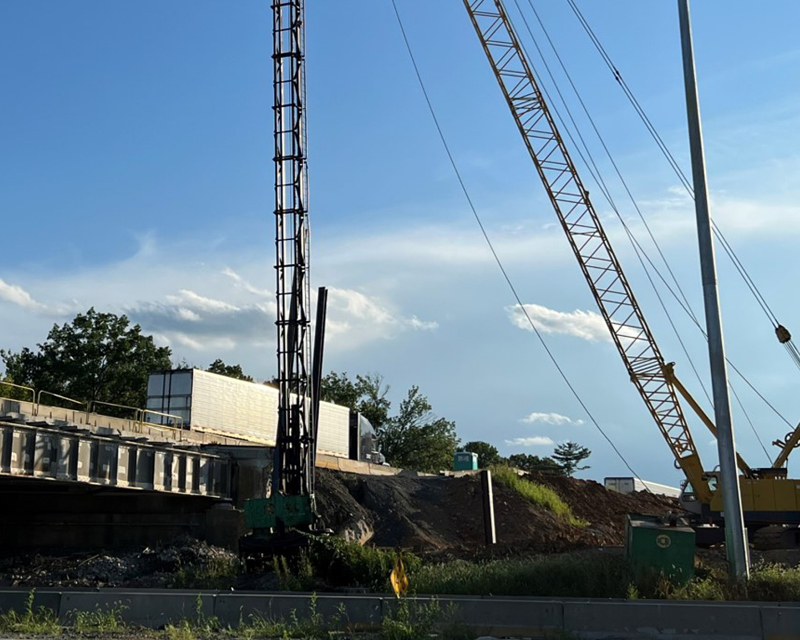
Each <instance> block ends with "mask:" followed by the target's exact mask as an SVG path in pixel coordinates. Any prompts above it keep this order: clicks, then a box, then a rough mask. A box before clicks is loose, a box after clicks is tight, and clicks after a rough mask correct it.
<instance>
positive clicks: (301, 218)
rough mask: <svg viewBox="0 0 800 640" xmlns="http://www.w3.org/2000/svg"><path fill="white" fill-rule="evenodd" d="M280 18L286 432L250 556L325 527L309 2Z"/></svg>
mask: <svg viewBox="0 0 800 640" xmlns="http://www.w3.org/2000/svg"><path fill="white" fill-rule="evenodd" d="M272 18H273V29H272V34H273V53H272V60H273V73H274V76H273V89H274V96H273V116H274V134H275V149H274V150H275V153H274V169H275V250H276V264H275V274H276V298H277V300H276V301H277V319H276V322H275V324H276V326H277V355H278V375H277V384H278V390H279V395H278V397H279V401H278V432H277V437H276V443H275V450H274V460H273V467H272V479H271V488H270V495H269V496H268V497H265V498H254V499H251V500H248V501H246V502H245V506H244V507H245V520H246V523H247V526H248V528H251V529H253V532H254V535H253V536H252V537H250V538H247V539H243V543H242V545H241V546H242V547H247V548H249V549H253V548H258V547H259V546H260V545H261V546H263V545H262V543H265V542H267V543H269V544H272V542H273V538H274V537H275V536H278V537H280V536H285V535H286V533H287V532H288V531H289V530H290V529H294V528H297V529H300V530H302V529H310V528H311V527H312V526H313V525H315V524H316V523H317V520H318V517H317V511H316V504H315V500H314V458H315V444H316V422H317V420H318V416H319V378H320V376H319V372H320V371H321V366H322V343H323V336H324V318H325V301H326V299H327V296H326V293H327V292H326V290H325V289H324V288H322V289H320V295H319V296H318V300H317V303H318V304H317V312H318V313H317V327H316V328H317V336H316V342H315V352H314V363H313V367H314V369H313V372H312V367H311V364H312V363H311V358H310V355H311V351H310V349H309V342H310V334H311V326H310V324H311V323H310V318H309V310H310V307H311V295H310V283H309V273H308V255H309V225H308V208H307V207H308V175H307V171H308V167H307V162H306V155H307V148H306V116H305V103H306V95H305V93H306V80H305V20H304V18H305V7H304V0H274V2H273V3H272ZM312 373H313V375H312Z"/></svg>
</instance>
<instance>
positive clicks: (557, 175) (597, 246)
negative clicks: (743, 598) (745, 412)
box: [463, 0, 800, 531]
mask: <svg viewBox="0 0 800 640" xmlns="http://www.w3.org/2000/svg"><path fill="white" fill-rule="evenodd" d="M463 2H464V6H465V7H466V9H467V12H468V13H469V16H470V18H471V20H472V24H473V26H474V28H475V31H476V33H477V35H478V38H479V40H480V42H481V45H482V47H483V51H484V53H485V54H486V57H487V59H488V61H489V63H490V65H491V67H492V71H493V72H494V75H495V77H496V79H497V81H498V83H499V85H500V88H501V90H502V92H503V95H504V96H505V99H506V102H507V103H508V106H509V108H510V110H511V114H512V116H513V117H514V121H515V122H516V125H517V128H518V129H519V132H520V134H521V135H522V138H523V141H524V142H525V145H526V147H527V149H528V152H529V154H530V156H531V159H532V160H533V163H534V165H535V166H536V170H537V172H538V174H539V177H540V178H541V181H542V183H543V185H544V187H545V189H546V191H547V194H548V196H549V198H550V202H551V204H552V205H553V208H554V209H555V212H556V215H557V216H558V219H559V221H560V223H561V227H562V229H563V230H564V232H565V234H566V236H567V239H568V241H569V244H570V246H571V248H572V251H573V253H574V254H575V257H576V258H577V260H578V264H579V265H580V268H581V271H582V272H583V276H584V278H585V279H586V282H587V283H588V284H589V288H590V289H591V292H592V295H593V296H594V299H595V301H596V303H597V306H598V307H599V309H600V312H601V314H602V317H603V319H604V320H605V323H606V325H607V326H608V329H609V331H610V333H611V337H612V339H613V342H614V344H615V346H616V348H617V350H618V352H619V354H620V356H621V357H622V360H623V362H624V363H625V366H626V368H627V370H628V374H629V375H630V379H631V381H632V382H633V384H634V385H635V387H636V389H637V390H638V392H639V395H640V396H641V398H642V400H643V401H644V403H645V405H646V406H647V409H648V411H649V412H650V414H651V415H652V417H653V419H654V420H655V422H656V425H657V426H658V428H659V430H660V431H661V434H662V436H663V437H664V439H665V440H666V442H667V444H668V445H669V448H670V451H671V452H672V454H673V456H674V457H675V463H676V466H677V467H678V468H680V469H681V470H682V471H683V473H684V475H685V476H686V480H687V482H686V488H685V490H684V492H683V496H682V503H683V505H684V507H685V508H687V510H689V511H690V512H693V513H694V514H695V516H696V522H698V523H708V524H719V523H720V522H722V521H723V505H722V502H723V499H722V491H720V486H721V482H720V474H719V472H718V471H707V470H704V468H703V465H702V462H701V460H700V455H699V453H698V451H697V447H696V446H695V443H694V440H693V438H692V434H691V431H690V429H689V425H688V423H687V420H686V416H685V415H684V412H683V409H682V408H681V405H680V402H679V400H678V394H680V395H682V396H683V397H684V399H686V401H687V402H688V404H689V405H690V407H691V408H692V409H693V410H694V411H695V412H696V413H697V414H698V416H699V417H700V419H701V421H702V422H703V424H704V425H705V426H706V427H707V428H708V429H709V430H710V431H711V432H712V433H713V434H714V435H715V436H716V427H715V425H714V423H713V421H712V420H711V419H710V418H709V417H708V416H707V415H706V414H705V413H704V412H703V411H702V409H701V408H700V406H699V404H698V403H697V402H696V401H695V400H694V398H692V396H691V395H690V394H689V392H688V391H687V390H686V388H685V387H684V386H683V385H682V384H681V383H680V381H679V380H678V379H677V378H676V376H675V373H674V368H673V364H672V363H668V362H667V361H666V360H665V359H664V357H663V355H662V354H661V351H660V349H659V347H658V344H657V343H656V341H655V338H654V336H653V333H652V331H651V330H650V327H649V326H648V324H647V321H646V320H645V317H644V315H643V313H642V310H641V308H640V307H639V304H638V303H637V301H636V298H635V297H634V295H633V291H632V289H631V286H630V284H629V282H628V279H627V278H626V276H625V274H624V272H623V270H622V266H621V265H620V262H619V260H618V259H617V256H616V255H615V253H614V250H613V248H612V246H611V243H610V242H609V239H608V236H607V235H606V232H605V230H604V229H603V225H602V223H601V220H600V217H599V216H598V215H597V213H596V211H595V209H594V206H593V205H592V202H591V200H590V199H589V192H588V191H587V190H586V188H585V186H584V184H583V182H582V181H581V179H580V176H579V175H578V171H577V169H576V168H575V165H574V163H573V161H572V159H571V158H570V155H569V152H568V150H567V148H566V146H565V144H564V141H563V139H562V137H561V134H560V133H559V130H558V127H557V125H556V122H555V120H554V118H553V116H552V114H551V112H550V109H549V107H548V105H547V103H546V101H545V99H544V95H543V92H542V91H541V89H540V86H539V82H538V80H537V78H536V76H535V74H534V73H533V70H532V67H531V65H530V63H529V61H528V59H527V57H526V55H525V51H524V49H523V47H522V46H521V44H520V41H519V39H518V37H517V35H516V33H515V31H514V28H513V25H512V23H511V21H510V19H509V17H508V14H507V12H506V10H505V7H504V4H503V1H502V0H463ZM798 442H800V425H798V428H797V429H795V430H794V431H793V432H791V433H790V434H788V435H787V436H786V438H785V439H784V440H783V441H780V442H776V443H775V444H778V446H779V448H780V449H781V453H780V454H779V455H778V457H777V458H776V460H775V462H774V463H773V466H772V467H770V468H766V469H754V468H752V467H750V466H749V465H748V464H747V463H746V462H745V461H744V459H743V458H741V457H739V459H738V467H739V470H740V473H741V475H740V476H739V482H740V486H741V493H742V504H743V509H744V515H745V523H746V524H747V526H748V527H749V528H752V529H757V528H759V527H763V526H766V525H769V524H791V525H796V524H800V481H798V480H792V479H789V478H787V471H786V468H785V466H784V465H785V464H786V461H787V458H788V456H789V453H790V452H791V451H792V449H794V448H795V447H796V446H797V445H798ZM795 531H797V530H796V529H795Z"/></svg>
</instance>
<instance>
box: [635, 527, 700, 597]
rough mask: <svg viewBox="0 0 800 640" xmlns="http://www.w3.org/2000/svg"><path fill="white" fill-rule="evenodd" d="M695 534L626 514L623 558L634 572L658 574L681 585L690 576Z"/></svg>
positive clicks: (685, 528) (687, 529) (683, 528)
mask: <svg viewBox="0 0 800 640" xmlns="http://www.w3.org/2000/svg"><path fill="white" fill-rule="evenodd" d="M694 552H695V533H694V529H692V528H691V527H688V526H679V525H677V524H674V523H670V522H666V521H665V520H664V518H659V517H658V516H646V515H641V514H638V513H629V514H628V517H627V520H626V524H625V557H627V558H628V560H629V562H630V563H631V565H632V566H633V567H634V569H636V570H639V571H641V570H652V571H655V572H661V573H663V574H664V575H666V576H668V577H669V578H671V579H673V580H677V581H679V582H685V581H687V580H689V579H691V578H692V577H693V576H694Z"/></svg>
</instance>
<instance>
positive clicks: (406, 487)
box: [317, 471, 675, 556]
mask: <svg viewBox="0 0 800 640" xmlns="http://www.w3.org/2000/svg"><path fill="white" fill-rule="evenodd" d="M531 479H532V480H534V481H536V482H539V483H540V484H544V485H546V486H549V487H550V488H552V489H553V490H555V491H556V492H557V493H558V494H559V495H560V496H561V497H562V498H563V499H564V501H565V502H566V503H567V504H568V505H570V507H571V508H572V510H573V513H574V514H575V516H577V517H578V518H580V519H581V520H583V521H584V522H585V525H583V526H581V525H575V524H571V523H569V522H568V521H567V520H566V519H564V518H562V517H559V516H556V515H555V514H553V513H552V512H551V511H549V510H548V509H546V508H544V507H542V506H539V505H537V504H534V503H532V502H530V501H528V500H526V499H525V498H523V497H522V496H520V495H519V494H518V493H516V492H515V491H512V490H510V489H507V488H506V487H504V486H502V485H500V484H499V483H495V484H494V502H495V522H496V530H497V543H498V545H497V547H498V548H497V549H496V552H499V553H532V552H534V553H543V552H548V553H551V552H562V551H569V550H574V549H582V548H587V547H598V546H618V545H621V544H623V535H624V528H625V514H626V513H630V512H636V513H651V514H662V513H665V512H667V511H669V510H671V509H674V508H675V505H674V504H673V503H672V502H671V501H669V500H667V499H664V498H662V497H659V496H654V495H651V494H647V493H636V494H629V495H620V494H618V493H612V492H609V491H607V490H606V489H605V487H603V486H602V485H600V484H598V483H596V482H592V481H585V480H575V479H573V478H563V477H554V476H546V475H536V476H535V477H533V478H531ZM317 500H318V503H319V506H320V509H321V511H322V512H323V518H324V519H325V520H326V523H327V524H328V526H330V527H331V528H333V529H334V531H336V532H337V533H340V534H342V535H345V537H351V536H350V534H349V531H350V530H352V528H353V525H354V522H361V523H362V525H361V526H360V530H361V531H370V532H371V534H372V535H371V536H366V535H365V536H364V538H362V540H361V541H362V542H364V541H366V539H367V538H368V539H369V542H370V543H371V544H375V545H377V546H380V547H404V548H409V549H413V550H416V551H418V552H423V553H434V554H436V553H442V552H449V553H452V554H455V555H460V556H464V555H475V554H476V553H480V552H481V550H482V549H483V540H484V537H483V536H484V533H483V508H482V501H481V483H480V480H479V478H478V477H477V476H464V477H460V478H449V477H429V476H420V477H413V476H356V475H350V474H336V473H333V472H330V471H322V472H321V473H320V475H319V483H318V491H317Z"/></svg>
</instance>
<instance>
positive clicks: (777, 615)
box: [761, 604, 800, 640]
mask: <svg viewBox="0 0 800 640" xmlns="http://www.w3.org/2000/svg"><path fill="white" fill-rule="evenodd" d="M761 630H762V633H763V638H764V640H800V607H798V606H791V605H790V606H786V605H778V604H775V605H772V606H771V605H763V606H762V607H761Z"/></svg>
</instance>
